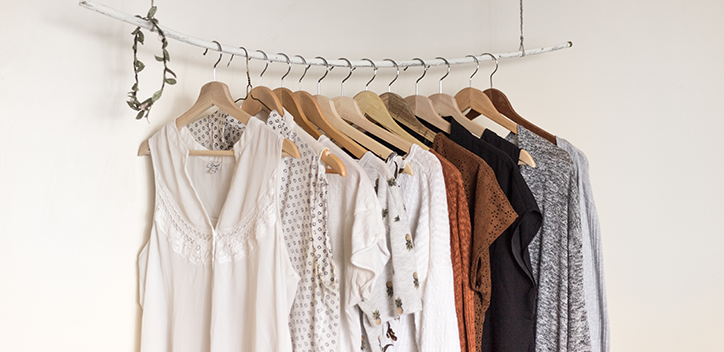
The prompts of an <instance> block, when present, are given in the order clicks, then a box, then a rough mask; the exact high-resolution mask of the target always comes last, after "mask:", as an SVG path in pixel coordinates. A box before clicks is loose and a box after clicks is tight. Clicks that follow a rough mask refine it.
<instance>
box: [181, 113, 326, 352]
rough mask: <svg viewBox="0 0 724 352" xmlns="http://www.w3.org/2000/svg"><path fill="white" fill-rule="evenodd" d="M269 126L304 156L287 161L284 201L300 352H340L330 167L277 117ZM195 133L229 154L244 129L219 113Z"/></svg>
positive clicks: (291, 323)
mask: <svg viewBox="0 0 724 352" xmlns="http://www.w3.org/2000/svg"><path fill="white" fill-rule="evenodd" d="M266 120H267V125H268V126H269V127H271V128H272V129H274V130H276V131H277V132H278V133H280V134H281V135H282V136H283V137H285V138H289V139H291V140H292V141H293V142H294V143H295V144H296V145H297V148H298V149H299V151H300V153H301V155H302V156H301V158H299V159H293V158H284V168H283V169H282V174H281V177H282V183H281V185H280V190H279V200H278V201H279V208H280V209H281V210H282V212H281V219H282V226H283V233H284V241H285V243H286V245H287V251H288V253H289V259H290V261H291V263H292V265H293V266H294V268H295V270H296V271H297V274H298V275H299V276H300V277H301V278H302V279H301V280H300V282H299V287H298V288H297V291H296V299H295V300H294V305H293V306H292V310H291V313H290V317H289V328H290V330H291V336H292V341H293V344H294V351H296V352H314V351H337V350H338V346H337V341H338V334H339V319H340V318H339V316H340V306H339V305H340V304H339V299H340V298H339V283H338V279H339V278H338V277H337V273H336V269H335V265H334V259H333V255H332V248H331V244H330V241H329V236H328V233H327V219H326V217H327V180H326V175H325V171H324V167H323V166H322V164H321V162H320V160H319V156H318V155H317V154H315V152H314V151H313V150H312V149H311V148H310V147H309V146H308V145H307V143H305V142H304V141H303V140H302V139H301V138H300V137H299V136H297V134H296V133H295V132H293V131H292V129H291V128H289V126H287V124H286V122H285V121H284V119H283V118H282V116H280V115H279V114H278V113H277V112H276V111H272V112H271V113H270V114H269V115H268V117H267V119H266ZM189 130H190V131H191V132H192V133H193V134H194V135H195V136H196V138H197V140H198V141H200V142H201V143H202V144H206V145H205V146H206V147H208V148H210V149H222V150H223V149H226V148H227V147H228V146H229V145H230V144H232V143H234V142H235V139H237V138H238V137H237V136H238V135H239V131H242V130H244V125H243V124H241V123H240V122H239V121H238V120H236V119H234V118H232V117H230V116H228V115H226V114H220V113H219V112H217V113H215V114H212V115H211V116H208V117H205V118H203V119H201V120H199V121H197V122H196V123H194V124H192V125H190V126H189ZM203 136H205V137H203ZM207 143H208V144H207Z"/></svg>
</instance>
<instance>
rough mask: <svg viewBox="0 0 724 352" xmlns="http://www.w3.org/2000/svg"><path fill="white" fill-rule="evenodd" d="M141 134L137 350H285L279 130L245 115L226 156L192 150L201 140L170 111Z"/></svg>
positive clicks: (290, 296) (288, 286)
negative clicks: (146, 212) (149, 202)
mask: <svg viewBox="0 0 724 352" xmlns="http://www.w3.org/2000/svg"><path fill="white" fill-rule="evenodd" d="M148 144H149V148H150V150H151V157H152V162H153V171H154V176H155V185H156V206H155V212H154V218H153V227H152V228H151V236H150V238H149V241H148V243H147V244H146V245H145V246H144V248H143V250H142V251H141V254H140V255H139V300H140V304H141V307H142V308H143V316H142V318H141V346H140V350H141V351H144V352H172V351H173V352H226V351H252V352H256V351H259V352H261V351H265V352H268V351H279V352H290V351H291V350H292V345H291V339H290V336H289V329H288V327H287V322H288V319H289V309H290V307H291V304H292V302H293V300H294V292H295V290H296V287H297V281H298V280H299V276H297V275H296V273H295V271H294V268H292V266H291V264H290V262H289V259H288V256H287V254H286V250H285V249H284V242H283V238H282V228H281V219H280V217H279V208H278V203H277V201H276V200H277V198H278V195H277V193H278V190H279V185H280V181H281V180H280V177H281V169H282V168H283V163H282V158H281V151H282V137H281V136H279V135H278V134H277V133H276V132H274V131H272V130H271V129H269V128H268V127H267V126H264V124H263V123H262V122H260V121H257V120H253V119H252V120H250V121H249V124H248V126H247V128H246V132H245V133H243V135H242V136H241V138H240V139H239V140H238V142H237V143H235V144H234V145H233V153H234V155H233V157H228V156H224V157H203V156H189V151H190V150H203V149H205V148H204V147H203V146H201V145H199V144H198V143H197V142H196V141H195V140H194V138H193V137H192V136H191V135H190V133H189V131H188V129H186V128H182V129H181V130H180V131H179V130H178V129H177V128H176V124H175V121H171V123H169V124H168V125H166V126H165V127H163V128H162V129H161V130H160V131H159V132H157V133H156V134H154V135H153V136H152V137H151V138H150V139H149V143H148ZM249 170H254V172H249Z"/></svg>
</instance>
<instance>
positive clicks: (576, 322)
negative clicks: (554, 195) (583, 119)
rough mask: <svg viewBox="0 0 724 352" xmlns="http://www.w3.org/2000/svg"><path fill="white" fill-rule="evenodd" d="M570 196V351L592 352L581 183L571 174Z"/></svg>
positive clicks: (573, 173) (572, 172) (573, 172)
mask: <svg viewBox="0 0 724 352" xmlns="http://www.w3.org/2000/svg"><path fill="white" fill-rule="evenodd" d="M571 174H572V175H571V177H570V183H569V188H568V189H569V195H568V273H567V274H568V350H569V351H591V336H590V332H589V329H588V318H587V316H586V301H585V292H584V287H583V243H582V236H583V235H582V232H581V215H580V209H579V199H578V181H577V177H575V176H576V175H575V171H573V170H572V171H571Z"/></svg>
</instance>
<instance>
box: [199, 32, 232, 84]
mask: <svg viewBox="0 0 724 352" xmlns="http://www.w3.org/2000/svg"><path fill="white" fill-rule="evenodd" d="M212 42H214V43H216V45H218V46H219V59H218V60H216V63H215V64H214V82H216V66H217V65H219V62H221V57H222V56H223V55H224V53H223V52H221V44H220V43H219V42H217V41H215V40H212ZM208 52H209V48H206V50H204V54H203V55H206V53H208ZM231 58H232V59H233V58H234V57H233V56H232V57H231ZM229 62H231V60H229Z"/></svg>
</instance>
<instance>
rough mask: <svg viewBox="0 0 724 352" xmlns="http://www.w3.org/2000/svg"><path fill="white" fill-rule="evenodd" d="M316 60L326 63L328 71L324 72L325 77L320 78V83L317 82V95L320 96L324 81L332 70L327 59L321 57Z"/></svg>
mask: <svg viewBox="0 0 724 352" xmlns="http://www.w3.org/2000/svg"><path fill="white" fill-rule="evenodd" d="M315 59H321V60H322V61H324V67H325V68H326V69H327V70H326V71H324V76H322V77H320V78H319V81H317V94H319V90H320V88H322V80H323V79H324V78H325V77H327V75H328V74H329V71H330V68H329V62H327V59H325V58H323V57H321V56H317V57H315Z"/></svg>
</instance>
